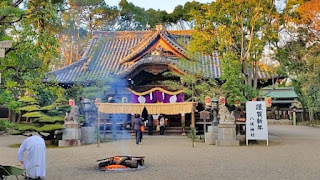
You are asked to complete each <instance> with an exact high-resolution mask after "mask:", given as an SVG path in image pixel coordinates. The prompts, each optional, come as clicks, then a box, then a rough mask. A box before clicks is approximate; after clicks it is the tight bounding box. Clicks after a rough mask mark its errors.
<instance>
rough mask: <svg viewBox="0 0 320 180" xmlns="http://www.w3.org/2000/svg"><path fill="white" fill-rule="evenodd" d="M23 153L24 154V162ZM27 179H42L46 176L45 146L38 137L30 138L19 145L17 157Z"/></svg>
mask: <svg viewBox="0 0 320 180" xmlns="http://www.w3.org/2000/svg"><path fill="white" fill-rule="evenodd" d="M24 152H26V156H25V160H24V158H23V157H24ZM17 158H18V160H19V161H20V163H21V165H22V166H23V168H24V169H25V170H26V175H27V177H28V178H33V179H39V178H40V179H44V178H45V176H46V145H45V143H44V140H43V138H42V137H40V136H31V137H28V138H27V139H25V140H24V141H23V142H22V144H21V145H20V148H19V151H18V155H17Z"/></svg>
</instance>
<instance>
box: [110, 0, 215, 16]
mask: <svg viewBox="0 0 320 180" xmlns="http://www.w3.org/2000/svg"><path fill="white" fill-rule="evenodd" d="M105 1H106V3H107V4H108V5H109V6H118V4H119V2H120V0H105ZM127 1H128V2H132V3H133V4H134V5H136V6H139V7H142V8H145V9H146V10H147V9H149V8H152V9H155V10H158V9H160V10H166V11H167V12H168V13H171V12H172V11H173V10H174V8H175V7H176V6H177V5H184V4H185V3H186V2H188V1H192V0H127ZM196 1H197V2H201V3H208V2H212V0H196Z"/></svg>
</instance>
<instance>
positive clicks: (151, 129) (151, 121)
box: [148, 115, 153, 136]
mask: <svg viewBox="0 0 320 180" xmlns="http://www.w3.org/2000/svg"><path fill="white" fill-rule="evenodd" d="M148 132H149V135H150V136H152V134H153V116H152V115H149V116H148Z"/></svg>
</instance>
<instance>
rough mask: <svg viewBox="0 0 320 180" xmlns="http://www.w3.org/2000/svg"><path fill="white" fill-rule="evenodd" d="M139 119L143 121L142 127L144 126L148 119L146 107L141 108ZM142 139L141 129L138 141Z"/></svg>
mask: <svg viewBox="0 0 320 180" xmlns="http://www.w3.org/2000/svg"><path fill="white" fill-rule="evenodd" d="M141 119H142V121H143V125H144V127H146V126H145V124H146V122H147V120H148V110H147V108H146V107H144V108H143V110H142V113H141ZM142 139H143V131H141V136H140V142H141V140H142Z"/></svg>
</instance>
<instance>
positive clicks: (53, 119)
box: [39, 115, 64, 123]
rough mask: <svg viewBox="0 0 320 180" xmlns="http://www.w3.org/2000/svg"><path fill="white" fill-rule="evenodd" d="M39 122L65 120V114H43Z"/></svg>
mask: <svg viewBox="0 0 320 180" xmlns="http://www.w3.org/2000/svg"><path fill="white" fill-rule="evenodd" d="M39 122H42V123H56V122H61V123H63V122H64V116H62V115H61V116H48V115H44V116H41V117H40V119H39Z"/></svg>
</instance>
